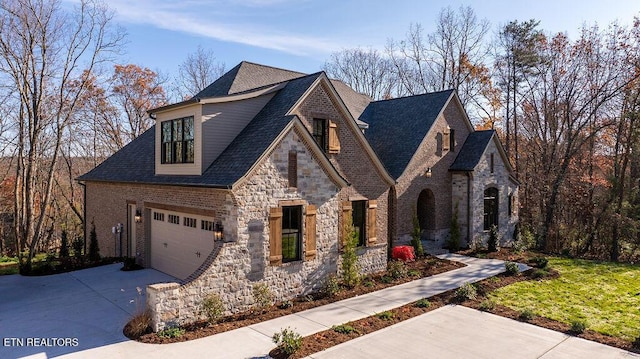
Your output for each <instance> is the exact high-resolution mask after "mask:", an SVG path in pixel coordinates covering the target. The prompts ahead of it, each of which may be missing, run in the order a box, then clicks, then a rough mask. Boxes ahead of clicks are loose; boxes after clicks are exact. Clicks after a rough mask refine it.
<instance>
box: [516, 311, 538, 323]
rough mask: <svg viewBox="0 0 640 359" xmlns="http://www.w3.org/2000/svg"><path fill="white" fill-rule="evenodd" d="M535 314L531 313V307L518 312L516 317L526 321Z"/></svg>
mask: <svg viewBox="0 0 640 359" xmlns="http://www.w3.org/2000/svg"><path fill="white" fill-rule="evenodd" d="M535 316H536V315H535V314H534V313H533V311H532V310H531V309H525V310H523V311H521V312H520V315H518V318H519V319H520V320H522V321H525V322H528V321H530V320H531V319H533V318H534V317H535Z"/></svg>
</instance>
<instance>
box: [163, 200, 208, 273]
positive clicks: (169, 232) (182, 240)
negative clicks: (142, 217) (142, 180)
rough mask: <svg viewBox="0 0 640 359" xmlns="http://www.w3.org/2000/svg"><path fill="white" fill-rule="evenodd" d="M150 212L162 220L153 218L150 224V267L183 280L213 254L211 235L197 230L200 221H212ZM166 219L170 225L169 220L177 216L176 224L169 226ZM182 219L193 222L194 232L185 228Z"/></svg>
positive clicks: (165, 212)
mask: <svg viewBox="0 0 640 359" xmlns="http://www.w3.org/2000/svg"><path fill="white" fill-rule="evenodd" d="M153 212H157V213H160V214H163V216H156V215H154V217H153V220H152V221H151V222H152V223H151V267H153V268H154V269H157V270H159V271H161V272H164V273H167V274H170V275H172V276H174V277H177V278H180V279H185V278H186V277H188V276H189V275H190V274H192V273H193V272H194V271H195V270H196V269H198V268H199V267H200V265H202V263H203V262H204V260H205V259H206V258H207V256H208V255H209V254H210V253H211V251H212V250H213V247H214V243H213V232H211V231H205V230H202V229H201V221H202V220H207V221H213V218H211V217H204V216H196V215H191V214H184V213H179V212H171V211H161V210H157V211H156V210H153ZM170 215H171V216H172V218H171V219H173V220H174V221H175V220H176V218H175V217H173V216H178V217H179V220H178V221H177V222H178V223H170V222H169V219H170ZM185 216H186V217H188V218H193V219H195V225H196V227H195V228H193V227H190V226H187V225H185V219H184V218H185ZM158 217H163V219H164V220H159V218H158Z"/></svg>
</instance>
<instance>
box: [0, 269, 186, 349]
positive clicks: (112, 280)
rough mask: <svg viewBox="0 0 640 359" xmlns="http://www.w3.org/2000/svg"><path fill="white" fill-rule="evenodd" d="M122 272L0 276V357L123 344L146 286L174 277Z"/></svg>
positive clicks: (149, 273) (141, 304) (140, 272)
mask: <svg viewBox="0 0 640 359" xmlns="http://www.w3.org/2000/svg"><path fill="white" fill-rule="evenodd" d="M121 267H122V264H121V263H116V264H111V265H106V266H101V267H96V268H90V269H84V270H79V271H75V272H69V273H63V274H56V275H50V276H43V277H24V276H20V275H10V276H0V340H1V341H2V342H0V358H19V357H24V356H30V355H34V358H51V357H54V356H59V355H63V354H67V353H72V352H78V351H82V350H86V349H90V348H97V347H102V346H106V345H109V344H114V343H119V342H124V341H127V340H128V339H127V338H126V337H125V336H124V335H123V334H122V328H123V327H124V325H125V324H126V323H127V321H128V320H129V319H130V318H131V316H132V315H133V314H134V313H135V312H136V311H137V310H138V309H139V308H141V307H142V308H143V307H144V289H145V288H146V286H147V284H151V283H158V282H171V281H175V278H173V277H171V276H168V275H166V274H164V273H161V272H158V271H156V270H153V269H143V270H138V271H131V272H123V271H121V270H120V268H121ZM137 287H139V288H141V289H142V291H143V295H142V296H140V295H139V294H138V291H137V289H136V288H137ZM41 338H43V339H41ZM54 338H60V339H54Z"/></svg>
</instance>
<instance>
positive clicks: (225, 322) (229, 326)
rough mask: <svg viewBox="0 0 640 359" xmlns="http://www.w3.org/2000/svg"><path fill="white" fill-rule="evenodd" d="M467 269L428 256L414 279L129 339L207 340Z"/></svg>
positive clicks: (372, 281)
mask: <svg viewBox="0 0 640 359" xmlns="http://www.w3.org/2000/svg"><path fill="white" fill-rule="evenodd" d="M464 266H465V265H464V264H462V263H458V262H452V261H448V260H442V259H438V258H436V257H432V256H426V257H424V258H418V259H417V260H416V261H414V262H409V263H407V270H408V271H409V272H410V273H413V274H414V276H409V277H405V278H398V279H391V278H390V277H388V276H386V273H380V274H377V275H372V276H368V277H365V278H363V279H362V281H361V284H360V285H358V286H356V287H355V288H351V289H349V288H342V290H340V291H339V292H338V293H337V294H335V295H333V296H330V297H321V296H319V295H318V296H305V297H301V298H296V299H294V300H291V304H293V305H292V306H288V307H286V306H283V305H282V303H277V304H275V305H273V306H271V307H269V308H267V309H265V310H262V311H248V312H243V313H239V314H235V315H232V316H229V317H226V318H224V319H222V320H221V321H220V322H218V323H217V324H213V325H210V324H208V323H206V322H204V321H203V322H196V323H192V324H189V325H183V326H181V328H182V329H184V330H185V333H184V334H183V335H181V336H179V337H175V338H162V337H160V336H158V335H157V334H156V333H147V334H144V335H142V336H140V337H137V338H136V337H131V336H129V338H130V339H133V340H137V341H139V342H143V343H152V344H166V343H175V342H183V341H188V340H193V339H198V338H203V337H207V336H210V335H214V334H218V333H223V332H226V331H229V330H234V329H238V328H242V327H246V326H248V325H251V324H255V323H260V322H263V321H267V320H270V319H274V318H278V317H281V316H285V315H289V314H293V313H297V312H301V311H303V310H307V309H311V308H315V307H318V306H322V305H326V304H330V303H333V302H337V301H339V300H343V299H347V298H352V297H355V296H359V295H362V294H366V293H370V292H373V291H377V290H381V289H384V288H387V287H391V286H395V285H399V284H402V283H406V282H410V281H412V280H416V279H418V278H424V277H429V276H433V275H436V274H440V273H444V272H448V271H451V270H454V269H457V268H461V267H464ZM124 332H125V335H127V332H128V331H127V330H126V328H125V331H124Z"/></svg>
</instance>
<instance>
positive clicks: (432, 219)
mask: <svg viewBox="0 0 640 359" xmlns="http://www.w3.org/2000/svg"><path fill="white" fill-rule="evenodd" d="M417 207H418V211H417V212H418V213H417V215H418V223H419V224H420V232H421V236H422V239H434V238H433V236H434V230H435V229H436V199H435V197H434V195H433V192H432V191H431V190H430V189H428V188H427V189H423V190H422V192H420V195H419V196H418V206H417Z"/></svg>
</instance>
